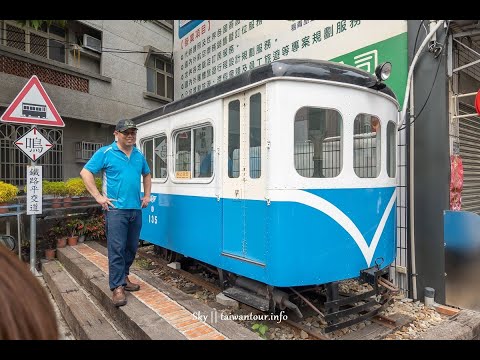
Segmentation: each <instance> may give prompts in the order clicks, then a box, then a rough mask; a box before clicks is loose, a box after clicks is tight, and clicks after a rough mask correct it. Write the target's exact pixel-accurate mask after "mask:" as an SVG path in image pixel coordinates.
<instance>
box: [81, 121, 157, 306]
mask: <svg viewBox="0 0 480 360" xmlns="http://www.w3.org/2000/svg"><path fill="white" fill-rule="evenodd" d="M114 135H115V137H116V141H114V142H113V143H111V144H110V145H107V146H103V147H102V148H100V149H98V150H97V151H96V152H95V154H93V156H92V158H91V159H90V160H89V161H88V162H87V163H86V164H85V166H84V168H83V169H82V171H81V172H80V176H81V177H82V179H83V182H84V183H85V186H86V188H87V190H88V191H89V192H90V194H92V196H93V197H94V198H95V200H96V201H97V202H98V203H99V204H100V205H102V209H103V210H104V211H105V230H106V235H107V247H108V280H109V286H110V290H112V291H113V295H112V301H113V303H114V305H115V306H123V305H125V304H126V303H127V298H126V296H125V290H128V291H136V290H139V289H140V285H138V284H134V283H132V282H131V281H130V280H129V278H128V274H129V271H130V266H131V265H132V263H133V260H134V259H135V254H136V252H137V247H138V241H139V236H140V230H141V228H142V210H141V209H142V208H144V207H146V206H147V205H148V203H149V202H150V191H151V187H152V179H151V175H150V168H149V167H148V164H147V161H146V160H145V157H144V156H143V155H142V153H141V152H140V151H139V150H138V149H137V148H136V147H135V146H134V145H135V141H136V136H137V126H136V125H135V123H134V122H133V121H131V120H125V119H123V120H120V121H119V122H118V124H117V126H116V127H115V132H114ZM99 171H103V189H102V190H103V194H100V192H99V191H98V189H97V188H96V186H95V179H94V176H93V175H94V174H96V173H98V172H99ZM142 177H143V190H144V196H143V197H141V192H140V190H141V189H140V181H141V178H142Z"/></svg>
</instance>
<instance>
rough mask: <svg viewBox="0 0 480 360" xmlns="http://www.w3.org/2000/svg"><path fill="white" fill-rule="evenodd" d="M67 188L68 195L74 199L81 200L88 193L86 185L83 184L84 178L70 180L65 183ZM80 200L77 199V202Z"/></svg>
mask: <svg viewBox="0 0 480 360" xmlns="http://www.w3.org/2000/svg"><path fill="white" fill-rule="evenodd" d="M65 188H66V190H67V194H68V195H70V196H72V197H73V198H80V199H81V197H82V196H85V195H86V194H87V193H88V191H87V188H86V187H85V184H84V183H83V180H82V178H80V177H75V178H70V179H68V180H67V181H66V182H65ZM76 200H78V199H75V200H74V201H76ZM80 205H86V204H80Z"/></svg>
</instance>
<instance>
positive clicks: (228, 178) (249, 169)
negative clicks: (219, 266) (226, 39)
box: [222, 87, 267, 265]
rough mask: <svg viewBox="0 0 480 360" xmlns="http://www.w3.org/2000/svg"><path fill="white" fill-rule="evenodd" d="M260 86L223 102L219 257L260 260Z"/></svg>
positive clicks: (262, 237) (262, 173) (262, 205)
mask: <svg viewBox="0 0 480 360" xmlns="http://www.w3.org/2000/svg"><path fill="white" fill-rule="evenodd" d="M264 89H265V88H264V87H262V88H257V89H255V90H250V91H248V92H245V93H243V94H240V95H236V96H233V97H230V98H228V99H226V100H225V102H224V117H225V125H224V139H223V148H224V151H223V154H222V166H223V169H224V171H223V255H225V256H230V257H234V258H238V259H240V260H244V261H248V262H251V263H256V264H259V265H263V264H264V261H265V226H266V213H267V203H266V200H265V179H266V173H265V169H266V166H265V165H266V163H265V159H266V146H265V143H266V135H265V90H264Z"/></svg>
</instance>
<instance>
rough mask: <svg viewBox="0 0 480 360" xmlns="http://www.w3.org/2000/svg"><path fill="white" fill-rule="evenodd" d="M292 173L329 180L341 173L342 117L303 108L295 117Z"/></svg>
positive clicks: (329, 110)
mask: <svg viewBox="0 0 480 360" xmlns="http://www.w3.org/2000/svg"><path fill="white" fill-rule="evenodd" d="M294 128H295V129H294V149H293V151H294V161H295V169H296V170H297V172H298V173H299V174H300V175H301V176H304V177H309V178H332V177H335V176H337V175H338V174H340V171H342V116H341V115H340V113H339V112H338V111H337V110H334V109H322V108H314V107H302V108H301V109H299V110H298V111H297V113H296V114H295V124H294Z"/></svg>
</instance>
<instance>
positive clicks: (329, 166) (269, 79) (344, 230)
mask: <svg viewBox="0 0 480 360" xmlns="http://www.w3.org/2000/svg"><path fill="white" fill-rule="evenodd" d="M389 70H390V69H389V64H388V63H385V64H382V65H380V66H379V67H378V68H377V70H376V73H377V76H374V75H372V74H370V73H367V72H365V71H363V70H361V69H358V68H355V67H352V66H348V65H344V64H339V63H334V62H328V61H319V60H308V59H286V60H281V61H276V62H272V63H270V64H267V65H264V66H260V67H258V68H255V69H252V70H249V71H247V72H244V73H242V74H240V75H238V76H236V77H234V78H231V79H228V80H226V81H223V82H221V83H219V84H216V85H213V86H211V87H209V88H207V89H205V90H202V91H199V92H197V93H196V94H193V95H191V96H188V97H186V98H183V99H180V100H178V101H174V102H172V103H169V104H167V105H166V106H163V107H161V108H159V109H156V110H154V111H151V112H149V113H147V114H144V115H142V116H139V117H136V118H134V119H133V121H135V122H136V123H137V126H138V136H137V138H138V146H139V148H140V149H141V150H142V152H143V153H144V155H145V156H146V158H147V161H148V163H149V165H150V169H151V171H152V178H153V180H152V197H151V202H150V205H149V206H148V207H147V208H146V209H144V213H143V227H142V232H141V239H142V240H144V241H148V242H149V243H153V244H155V245H157V246H158V247H160V248H161V249H163V251H165V252H167V253H169V254H182V255H184V256H186V257H191V258H195V259H198V260H200V261H202V262H205V263H207V264H210V265H212V266H215V267H217V268H218V269H219V270H220V274H221V275H224V273H225V272H226V273H228V274H233V275H234V276H233V277H234V279H236V280H234V282H235V283H234V284H232V281H230V283H227V281H226V280H225V281H224V282H225V284H226V290H225V293H226V294H227V295H228V296H231V297H234V298H237V299H239V300H242V301H246V302H248V299H249V298H251V297H250V295H251V292H254V293H256V295H257V296H259V297H260V299H257V300H258V301H257V300H255V301H253V303H255V304H256V305H257V307H258V308H260V309H262V310H265V309H272V304H273V306H274V307H275V306H279V307H280V308H282V307H285V306H287V307H290V308H292V309H294V310H296V311H297V309H296V307H295V305H292V304H291V303H290V301H289V300H288V292H285V291H282V290H281V289H279V288H290V287H298V286H317V285H321V286H324V287H325V289H326V293H327V303H329V304H330V305H331V307H330V308H329V310H328V311H327V312H328V313H337V312H338V310H339V307H338V305H339V304H340V303H339V302H338V301H337V300H338V299H340V295H339V293H338V288H337V287H336V286H335V285H336V284H338V281H341V280H345V279H351V278H358V277H361V278H362V279H364V280H367V281H369V282H370V283H371V284H372V285H373V286H374V289H375V293H378V291H379V290H381V289H383V287H382V286H381V285H382V284H383V285H385V286H386V287H391V286H388V285H386V284H390V283H388V280H387V279H386V278H387V276H388V274H387V270H388V267H389V265H390V264H391V263H392V262H393V261H394V259H395V255H396V138H397V123H398V117H399V115H398V111H399V104H398V102H397V100H396V98H395V95H394V93H393V92H392V91H391V90H390V89H389V88H388V87H387V86H385V84H384V83H383V82H382V76H383V77H384V78H385V77H386V76H387V75H388V72H389ZM222 281H223V280H222ZM379 282H380V284H379ZM230 285H234V286H232V287H229V286H230ZM239 288H241V289H242V290H239ZM245 289H246V291H247V292H249V293H250V295H248V296H247V295H245V294H244V293H243V290H245ZM275 289H278V290H277V292H275V291H276V290H275ZM280 293H281V296H277V295H278V294H280ZM286 293H287V295H285V294H286ZM369 295H373V293H370V294H369ZM355 299H356V300H358V299H357V298H355ZM256 301H257V302H256ZM262 301H263V302H262ZM335 301H337V302H335ZM344 302H345V301H344ZM352 302H353V300H352ZM345 303H346V302H345ZM255 304H254V306H255ZM364 308H365V307H364ZM297 313H298V311H297ZM371 314H373V312H371ZM371 314H370V315H371ZM338 317H339V315H335V316H333V317H331V319H330V320H332V319H333V320H332V321H331V322H332V323H335V321H336V320H335V319H337V318H338ZM335 326H337V325H335ZM335 326H333V327H332V328H331V329H335V328H338V326H337V327H335Z"/></svg>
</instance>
